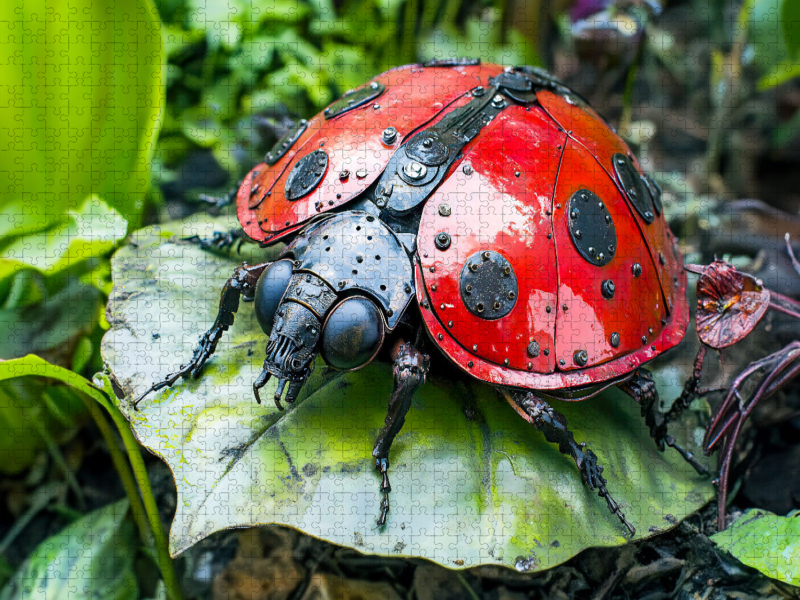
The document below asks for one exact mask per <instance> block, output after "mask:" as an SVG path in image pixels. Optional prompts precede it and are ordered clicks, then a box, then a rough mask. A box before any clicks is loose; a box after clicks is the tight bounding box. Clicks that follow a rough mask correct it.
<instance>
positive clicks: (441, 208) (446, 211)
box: [439, 204, 451, 217]
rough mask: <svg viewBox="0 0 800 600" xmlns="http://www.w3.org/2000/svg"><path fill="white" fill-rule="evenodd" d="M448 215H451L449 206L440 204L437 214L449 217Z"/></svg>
mask: <svg viewBox="0 0 800 600" xmlns="http://www.w3.org/2000/svg"><path fill="white" fill-rule="evenodd" d="M450 213H451V211H450V205H449V204H440V205H439V214H440V215H441V216H443V217H449V216H450Z"/></svg>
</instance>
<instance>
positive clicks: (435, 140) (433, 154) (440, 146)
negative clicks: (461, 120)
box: [405, 131, 450, 166]
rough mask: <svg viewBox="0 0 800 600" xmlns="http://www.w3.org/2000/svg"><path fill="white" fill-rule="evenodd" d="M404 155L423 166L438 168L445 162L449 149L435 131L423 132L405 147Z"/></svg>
mask: <svg viewBox="0 0 800 600" xmlns="http://www.w3.org/2000/svg"><path fill="white" fill-rule="evenodd" d="M405 148H406V154H407V155H408V156H409V157H410V158H413V159H414V160H418V161H419V162H421V163H422V164H423V165H428V166H438V165H441V164H443V163H444V161H446V160H447V155H448V154H450V149H449V148H448V147H447V146H446V145H445V144H444V143H443V142H442V141H441V140H440V139H439V135H438V134H437V133H436V132H435V131H423V132H422V133H420V134H419V135H417V136H414V139H412V140H411V141H410V142H408V143H407V144H406V146H405Z"/></svg>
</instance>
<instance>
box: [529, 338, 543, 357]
mask: <svg viewBox="0 0 800 600" xmlns="http://www.w3.org/2000/svg"><path fill="white" fill-rule="evenodd" d="M540 351H541V349H540V348H539V343H538V342H536V341H532V342H531V343H530V344H528V356H530V357H531V358H536V357H537V356H539V352H540Z"/></svg>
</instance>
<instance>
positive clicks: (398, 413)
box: [372, 341, 430, 525]
mask: <svg viewBox="0 0 800 600" xmlns="http://www.w3.org/2000/svg"><path fill="white" fill-rule="evenodd" d="M392 359H393V360H394V368H393V372H394V391H393V392H392V395H391V397H390V398H389V409H388V411H387V413H386V421H385V424H384V426H383V429H381V432H380V433H379V434H378V439H377V440H376V441H375V448H374V449H373V450H372V456H373V457H374V458H375V468H376V469H377V470H378V471H380V473H381V491H382V492H383V498H382V499H381V514H380V516H379V517H378V525H383V524H384V523H386V515H387V513H388V512H389V492H391V491H392V485H391V483H389V473H388V471H389V449H390V448H391V447H392V442H394V438H395V437H396V436H397V434H398V433H399V432H400V429H401V428H402V427H403V423H405V420H406V414H407V413H408V409H409V408H411V397H412V396H413V395H414V392H415V391H417V389H418V388H419V387H420V386H421V385H422V384H423V383H425V376H426V375H427V373H428V367H429V364H430V359H429V357H428V356H427V355H425V354H422V353H421V352H420V351H419V350H417V349H416V348H415V347H414V346H413V345H412V344H410V343H405V342H403V341H399V342H398V343H397V345H395V347H394V349H393V350H392Z"/></svg>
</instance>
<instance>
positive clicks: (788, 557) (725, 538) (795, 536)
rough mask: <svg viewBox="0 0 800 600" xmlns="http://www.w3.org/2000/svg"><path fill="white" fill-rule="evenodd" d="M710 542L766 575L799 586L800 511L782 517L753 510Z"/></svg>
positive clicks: (757, 509) (758, 509)
mask: <svg viewBox="0 0 800 600" xmlns="http://www.w3.org/2000/svg"><path fill="white" fill-rule="evenodd" d="M711 539H712V540H713V541H714V543H716V544H717V545H718V546H719V547H720V548H722V549H723V550H727V551H728V552H730V553H731V554H733V556H735V557H736V558H738V559H739V560H740V561H741V562H743V563H744V564H746V565H748V566H750V567H753V568H754V569H758V570H759V571H761V572H762V573H764V575H767V576H768V577H772V578H773V579H780V580H781V581H785V582H786V583H791V584H792V585H797V586H800V512H798V511H795V512H794V513H790V514H789V515H788V516H786V517H782V516H780V515H774V514H772V513H770V512H767V511H765V510H761V509H760V508H754V509H751V510H748V511H746V512H745V513H744V514H743V515H742V516H741V517H739V518H738V519H737V520H736V521H735V522H734V523H733V525H731V526H730V527H728V528H727V529H726V530H725V531H720V532H719V533H717V534H714V535H712V536H711Z"/></svg>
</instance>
